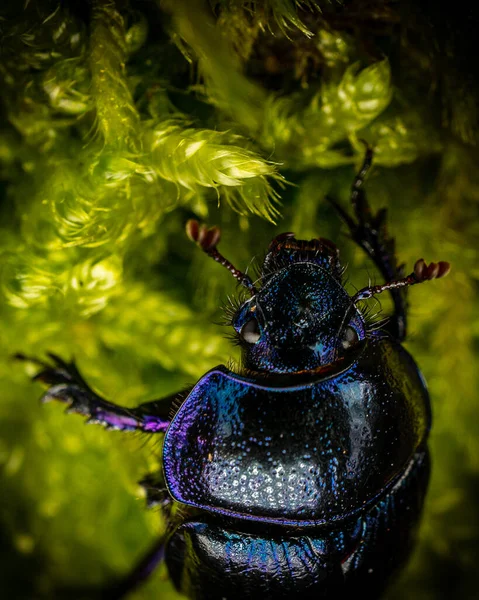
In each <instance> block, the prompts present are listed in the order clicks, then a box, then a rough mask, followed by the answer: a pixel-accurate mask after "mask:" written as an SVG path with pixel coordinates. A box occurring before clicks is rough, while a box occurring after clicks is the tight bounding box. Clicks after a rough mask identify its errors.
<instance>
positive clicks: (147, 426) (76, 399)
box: [16, 354, 178, 433]
mask: <svg viewBox="0 0 479 600" xmlns="http://www.w3.org/2000/svg"><path fill="white" fill-rule="evenodd" d="M49 356H50V359H51V362H43V361H40V360H37V359H32V358H29V357H26V356H24V355H17V356H16V358H19V359H21V360H28V361H32V362H35V363H36V364H38V365H39V366H40V367H41V371H40V372H39V373H37V375H35V376H34V377H33V380H34V381H41V382H43V383H46V384H48V385H49V386H50V387H49V388H48V390H47V391H46V393H45V394H44V395H43V397H42V398H41V400H42V402H48V401H49V400H59V401H60V402H64V403H66V404H68V408H67V412H75V413H79V414H81V415H85V416H86V417H88V420H87V422H89V423H100V424H101V425H104V426H105V427H107V428H109V429H118V430H122V431H132V430H139V431H145V432H149V433H162V432H164V431H166V429H167V427H168V425H169V423H170V414H169V413H170V409H171V405H172V403H173V401H174V400H175V399H176V398H177V397H178V394H172V395H171V396H167V397H165V398H162V399H161V400H155V401H153V402H148V403H146V404H141V405H140V406H137V407H136V408H126V407H123V406H118V405H117V404H114V403H113V402H109V401H107V400H104V399H103V398H101V397H100V396H99V395H98V394H96V393H95V392H94V391H93V390H92V389H91V388H90V387H89V385H88V384H87V383H86V381H85V380H84V379H83V377H82V376H81V375H80V373H79V372H78V370H77V368H76V366H75V363H73V362H70V363H67V362H65V361H64V360H62V359H61V358H59V357H58V356H55V355H54V354H50V355H49Z"/></svg>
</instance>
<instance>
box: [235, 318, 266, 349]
mask: <svg viewBox="0 0 479 600" xmlns="http://www.w3.org/2000/svg"><path fill="white" fill-rule="evenodd" d="M240 335H241V337H242V338H243V339H244V341H245V342H247V343H248V344H256V342H257V341H258V340H259V338H260V337H261V332H260V330H259V325H258V321H257V320H256V319H255V318H254V317H253V318H252V319H250V320H249V321H247V322H246V323H245V324H244V325H243V327H242V328H241V331H240Z"/></svg>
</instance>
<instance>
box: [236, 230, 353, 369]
mask: <svg viewBox="0 0 479 600" xmlns="http://www.w3.org/2000/svg"><path fill="white" fill-rule="evenodd" d="M341 271H342V269H341V265H340V263H339V257H338V250H337V248H336V246H335V245H334V244H333V243H332V242H330V241H329V240H324V239H315V240H311V241H303V240H296V239H295V238H294V236H293V234H290V233H288V234H282V235H281V236H279V237H277V238H275V239H274V240H273V241H272V242H271V244H270V247H269V250H268V253H267V254H266V257H265V261H264V264H263V268H262V272H261V277H260V281H261V288H260V289H259V291H256V290H255V293H254V295H253V296H252V297H251V298H250V299H248V300H247V301H246V302H245V303H244V304H243V305H242V306H241V307H240V308H239V310H238V312H237V313H236V314H235V316H234V318H233V327H234V329H235V331H236V332H237V334H238V336H239V339H240V342H241V345H242V346H243V349H244V363H245V367H246V368H248V369H251V370H254V371H268V372H278V373H287V372H296V371H302V370H305V369H314V368H316V367H318V366H321V365H326V364H330V363H332V362H334V361H335V360H336V359H337V358H338V357H339V356H341V354H342V353H344V352H346V351H347V349H348V348H349V347H351V346H353V345H355V344H356V343H357V342H358V341H359V340H361V339H363V338H364V337H365V325H364V321H363V319H362V317H361V315H360V313H359V311H358V309H357V308H356V306H355V305H354V304H353V303H352V301H351V298H350V296H349V295H348V293H347V292H346V291H345V289H344V288H343V286H342V284H341Z"/></svg>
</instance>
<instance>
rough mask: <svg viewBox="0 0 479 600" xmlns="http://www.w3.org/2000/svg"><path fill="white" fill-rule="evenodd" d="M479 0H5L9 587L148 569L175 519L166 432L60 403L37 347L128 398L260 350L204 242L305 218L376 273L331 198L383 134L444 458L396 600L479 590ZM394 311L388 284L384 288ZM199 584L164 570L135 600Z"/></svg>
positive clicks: (13, 590) (241, 253)
mask: <svg viewBox="0 0 479 600" xmlns="http://www.w3.org/2000/svg"><path fill="white" fill-rule="evenodd" d="M476 12H477V11H476V9H471V8H470V7H468V5H467V4H466V3H465V2H462V3H461V2H456V3H454V5H453V6H451V7H449V9H448V11H447V12H446V11H445V10H443V9H442V8H441V7H440V6H439V5H438V4H437V3H433V2H420V3H417V2H412V0H411V1H405V2H401V3H399V2H393V1H389V2H388V1H379V0H351V1H347V2H346V1H344V2H337V1H333V0H331V1H330V2H326V1H315V0H304V1H299V0H298V1H295V0H262V1H259V0H258V1H254V0H251V1H245V0H243V1H241V0H216V1H215V0H211V1H210V2H206V1H205V2H202V1H200V0H165V1H163V2H154V1H153V0H141V1H140V0H138V1H137V2H134V1H131V2H123V1H117V2H113V1H106V0H104V1H100V0H98V1H92V2H91V3H87V2H84V3H78V2H73V1H71V2H69V1H64V2H57V1H49V0H37V1H35V2H25V3H23V4H22V3H19V2H11V1H5V2H4V3H2V7H1V9H0V35H1V60H0V90H1V97H2V102H1V108H0V110H1V113H0V114H1V127H0V161H1V164H0V201H1V211H2V212H1V221H0V228H1V236H0V252H1V261H0V265H1V301H0V302H1V305H0V306H1V308H0V337H1V345H0V348H1V349H0V352H1V360H0V375H1V377H0V381H1V394H0V481H1V484H0V485H1V488H0V489H1V494H0V596H1V597H2V598H8V599H17V598H18V599H28V600H32V599H37V598H38V599H45V598H50V599H52V598H55V589H58V588H60V587H71V588H75V586H80V585H85V584H92V585H94V584H100V583H104V582H106V581H107V580H108V579H109V578H112V577H114V576H115V575H117V574H118V573H123V572H126V571H127V570H128V568H129V566H131V565H132V564H133V562H134V561H135V560H136V559H137V558H138V557H140V556H141V555H142V553H143V552H144V551H146V549H147V548H148V547H149V545H150V543H151V542H152V541H153V540H154V539H156V537H157V535H158V534H159V533H161V531H162V523H161V519H160V515H159V513H158V511H155V510H151V511H147V510H146V508H145V501H144V498H143V497H142V491H141V488H140V487H139V486H138V484H137V482H138V480H140V479H141V478H142V476H143V475H144V474H145V473H147V472H150V471H153V470H154V469H155V466H156V464H157V460H158V451H159V449H160V447H161V440H158V439H155V438H154V437H148V436H140V435H135V434H122V433H117V432H107V431H104V430H103V429H102V428H100V427H95V426H85V424H84V423H83V419H82V418H80V417H78V416H65V415H64V409H63V407H62V406H58V405H47V406H40V405H39V403H38V401H37V399H38V398H39V396H40V395H41V388H40V386H39V385H37V384H32V383H30V381H29V376H30V375H32V374H33V373H34V372H35V368H34V367H33V366H32V365H28V364H23V363H18V362H15V361H13V360H12V359H11V356H12V355H13V354H14V353H16V352H24V353H27V354H30V355H35V356H40V357H43V356H45V354H46V352H48V351H53V352H55V353H57V354H59V355H60V356H62V357H64V358H70V357H74V358H75V360H76V362H77V364H78V366H79V368H80V370H81V372H82V373H83V374H84V375H85V377H86V378H87V380H88V381H89V382H91V383H92V385H93V386H94V387H95V389H97V390H98V391H100V392H101V393H102V394H104V395H105V396H106V397H108V398H111V399H112V400H114V401H116V402H118V403H119V404H123V405H126V406H133V405H135V404H137V403H139V402H144V401H147V400H152V399H154V398H158V397H161V396H164V395H167V394H170V393H172V392H174V391H175V390H178V389H182V388H183V387H185V385H187V384H189V383H194V382H195V381H196V380H197V379H199V378H200V377H201V375H202V374H203V373H204V372H205V371H206V370H207V369H209V368H211V367H213V366H215V365H216V364H219V363H226V362H227V361H228V360H230V358H233V359H237V358H238V356H237V349H236V348H235V347H233V346H232V345H231V344H230V342H229V341H228V340H227V339H226V338H225V334H226V333H227V330H226V328H224V327H223V326H222V325H220V324H218V323H219V322H220V321H221V319H222V315H221V310H220V309H219V307H220V306H221V305H222V304H224V303H225V302H226V300H227V297H228V295H234V294H235V290H236V288H235V282H234V280H233V279H232V278H231V276H230V275H229V274H228V273H227V272H226V271H225V270H224V269H221V268H219V267H218V266H217V265H216V264H214V263H213V261H211V260H209V259H208V258H207V257H206V256H204V255H203V254H202V253H201V252H200V251H199V250H197V249H196V248H195V247H194V245H193V244H191V243H190V242H189V241H188V240H187V239H186V236H185V234H184V224H185V222H186V220H187V219H188V218H191V217H196V218H198V219H200V220H204V221H207V222H209V223H211V224H213V223H214V224H217V225H220V226H221V228H222V231H223V236H222V241H221V245H220V248H221V251H222V252H223V253H224V254H225V255H226V256H227V257H228V258H229V259H230V260H231V261H233V263H234V264H235V265H236V266H238V268H241V269H245V268H246V267H248V265H250V263H251V261H252V259H255V261H256V264H257V263H258V262H259V261H261V258H262V256H263V253H264V250H265V248H266V247H267V244H268V242H269V240H270V239H271V238H272V237H273V236H274V235H276V234H278V233H280V232H282V231H291V230H292V231H295V232H296V234H297V236H298V237H301V238H306V239H309V238H312V237H316V236H318V235H319V236H322V237H326V238H330V239H332V240H334V241H336V242H337V243H338V244H339V245H340V247H341V251H342V257H343V261H344V263H345V264H348V271H347V276H348V278H349V284H348V285H349V289H350V290H351V292H352V291H353V290H354V288H355V286H356V287H358V288H359V287H362V286H364V285H366V284H367V282H368V278H369V277H371V278H372V279H373V280H376V281H377V282H379V279H378V277H377V273H376V272H375V270H374V268H373V267H372V265H371V264H370V263H368V262H367V261H366V260H365V257H364V256H363V255H362V254H361V252H360V251H359V250H357V249H356V248H354V247H353V245H352V243H351V242H350V241H349V240H348V239H347V236H346V235H345V228H344V227H343V226H342V225H341V223H340V222H339V219H338V217H337V215H336V214H335V213H334V211H333V210H332V209H331V207H330V206H329V205H328V203H327V202H326V201H325V197H326V196H327V195H329V196H332V197H335V198H336V199H338V200H339V201H341V202H342V203H343V205H344V206H346V205H347V202H348V198H349V188H350V185H351V182H352V179H353V176H354V173H355V171H356V170H357V168H358V166H359V164H360V163H361V159H362V155H363V153H364V148H363V145H362V143H361V141H360V140H361V139H364V140H367V141H368V142H369V143H370V144H371V145H372V146H373V147H374V150H375V157H374V167H373V169H372V172H371V174H370V176H369V178H368V181H367V191H368V195H369V199H370V202H371V204H372V206H373V207H374V208H375V209H377V208H381V207H388V210H389V223H390V231H391V233H392V234H393V235H394V236H395V237H396V241H397V251H398V255H399V259H400V261H404V262H406V264H407V266H408V267H411V268H412V265H413V264H414V262H415V260H417V259H418V258H420V257H424V258H425V259H426V260H427V261H431V260H434V261H437V260H448V261H450V262H451V263H452V267H453V268H452V272H451V274H450V275H449V276H448V278H446V279H445V280H441V281H439V282H433V283H431V284H427V285H425V286H417V287H415V288H413V289H412V290H411V291H410V294H409V300H410V335H409V338H408V342H407V344H406V345H407V348H408V349H409V350H410V351H411V352H412V354H413V355H414V357H415V358H416V360H417V361H418V363H419V365H420V366H421V368H422V370H423V372H424V375H425V377H426V379H427V381H428V384H429V387H430V391H431V396H432V403H433V410H434V428H433V431H432V435H431V449H432V456H433V473H432V480H431V485H430V488H429V493H428V498H427V503H426V508H425V512H424V518H423V522H422V527H421V531H420V540H419V544H418V547H417V550H416V552H415V554H414V556H413V559H412V560H411V563H410V565H409V567H408V568H407V570H406V571H405V572H404V573H403V575H402V576H401V577H400V579H399V580H398V581H397V582H396V584H395V586H394V587H392V588H391V590H390V592H389V594H388V598H390V599H392V600H393V599H398V598H404V597H406V598H410V599H414V600H415V599H418V600H433V599H443V598H444V599H446V598H451V597H454V598H456V599H471V598H479V592H478V591H477V564H478V563H479V556H478V554H479V552H478V548H479V511H478V509H477V506H478V504H479V420H478V418H477V410H478V407H479V403H478V394H479V392H478V381H477V380H478V361H477V356H478V353H479V345H478V339H479V312H478V306H479V304H478V299H477V287H478V279H479V268H478V240H479V219H478V202H479V169H478V168H477V165H478V151H477V141H478V136H479V123H478V118H477V117H478V113H477V107H478V99H479V94H478V82H479V79H478V77H477V67H476V63H477V61H476V58H475V57H476V49H475V42H476V31H477V30H478V26H479V18H478V16H477V14H476ZM380 300H381V307H380V308H382V310H383V311H384V313H383V314H387V310H388V309H389V308H390V305H389V303H388V300H387V299H386V298H383V297H381V298H380ZM133 597H134V598H138V599H140V598H141V599H145V600H146V599H147V598H164V599H173V598H177V597H178V596H177V595H176V594H175V592H174V591H173V589H172V587H171V585H170V583H169V582H168V580H167V576H166V573H165V571H164V570H163V569H159V570H158V571H157V572H156V573H155V574H154V576H153V578H152V580H151V581H150V582H149V583H148V584H147V585H145V586H144V587H143V588H142V589H141V590H139V591H138V592H137V593H136V594H135V595H134V596H133Z"/></svg>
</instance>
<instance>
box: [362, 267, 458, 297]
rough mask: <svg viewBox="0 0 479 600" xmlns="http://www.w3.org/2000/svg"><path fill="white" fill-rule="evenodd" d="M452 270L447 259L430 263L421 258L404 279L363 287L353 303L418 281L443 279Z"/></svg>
mask: <svg viewBox="0 0 479 600" xmlns="http://www.w3.org/2000/svg"><path fill="white" fill-rule="evenodd" d="M450 270H451V265H450V264H449V263H448V262H446V261H443V260H441V261H439V262H438V263H430V264H429V265H428V264H426V262H425V261H424V259H423V258H420V259H419V260H417V261H416V264H415V265H414V271H413V272H412V273H411V274H410V275H408V276H407V277H403V278H402V279H397V280H396V281H389V282H388V283H385V284H383V285H374V286H370V287H366V288H363V289H362V290H359V292H358V293H357V294H356V295H355V296H354V298H353V303H354V304H356V302H359V301H360V300H367V299H368V298H372V296H375V295H376V294H380V293H381V292H385V291H386V290H391V289H395V288H401V287H406V286H409V285H415V284H416V283H424V282H425V281H431V280H432V279H441V277H445V276H446V275H447V274H448V273H449V271H450Z"/></svg>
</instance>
